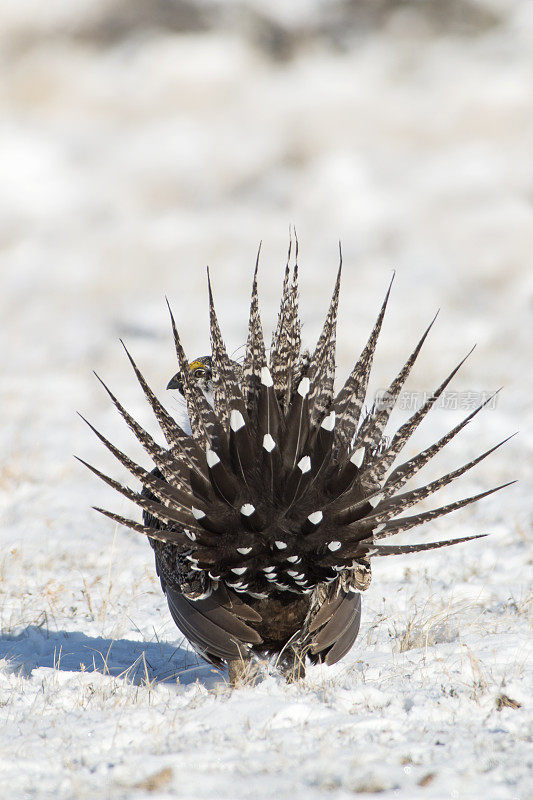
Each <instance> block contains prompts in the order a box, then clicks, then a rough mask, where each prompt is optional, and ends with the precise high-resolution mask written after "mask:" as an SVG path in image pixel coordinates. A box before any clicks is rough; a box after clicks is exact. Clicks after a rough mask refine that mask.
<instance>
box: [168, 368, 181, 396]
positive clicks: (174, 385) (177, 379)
mask: <svg viewBox="0 0 533 800" xmlns="http://www.w3.org/2000/svg"><path fill="white" fill-rule="evenodd" d="M167 389H177V390H178V391H180V392H181V393H182V394H183V381H182V380H181V375H180V373H179V372H176V374H175V375H174V377H173V378H171V379H170V380H169V382H168V384H167Z"/></svg>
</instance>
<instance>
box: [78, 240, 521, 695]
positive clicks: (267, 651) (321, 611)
mask: <svg viewBox="0 0 533 800" xmlns="http://www.w3.org/2000/svg"><path fill="white" fill-rule="evenodd" d="M289 264H290V250H289V259H288V262H287V267H286V270H285V277H284V282H283V292H282V298H281V306H280V310H279V315H278V320H277V325H276V327H275V330H274V333H273V336H272V343H271V347H270V351H269V353H268V357H267V348H266V347H265V342H264V338H263V331H262V327H261V322H260V317H259V307H258V292H257V264H256V267H255V273H254V278H253V286H252V296H251V304H250V314H249V325H248V337H247V343H246V350H245V355H244V361H243V363H242V365H240V364H238V363H236V362H234V361H232V360H231V359H230V358H229V356H228V353H227V351H226V347H225V344H224V340H223V338H222V335H221V331H220V328H219V323H218V320H217V316H216V313H215V307H214V303H213V295H212V291H211V284H210V282H209V276H208V282H209V308H210V333H211V348H212V353H211V355H210V356H203V357H200V358H197V359H196V360H195V361H193V362H192V363H188V361H187V359H186V357H185V353H184V351H183V348H182V345H181V341H180V338H179V335H178V331H177V329H176V325H175V321H174V317H173V315H172V311H171V310H170V306H169V311H170V317H171V324H172V329H173V334H174V342H175V348H176V354H177V359H178V367H179V371H178V372H177V374H176V375H175V376H174V377H173V378H172V379H171V381H170V382H169V384H168V387H167V388H170V389H177V390H179V391H180V392H181V393H182V394H183V395H184V397H185V400H186V403H187V409H188V416H189V421H190V427H191V433H187V432H186V431H184V430H183V428H182V427H181V426H180V425H179V424H178V423H177V422H176V421H175V420H174V419H173V417H172V416H171V415H170V414H169V413H168V411H167V410H166V409H165V408H164V407H163V405H162V404H161V402H160V401H159V400H158V398H157V397H156V395H155V394H154V392H153V391H152V390H151V389H150V387H149V386H148V384H147V383H146V381H145V379H144V377H143V375H142V373H141V372H140V370H139V368H138V367H137V365H136V363H135V362H134V360H133V358H132V357H131V355H130V354H129V353H128V351H127V350H126V353H127V354H128V357H129V360H130V362H131V365H132V367H133V370H134V371H135V374H136V376H137V379H138V381H139V383H140V385H141V387H142V389H143V391H144V393H145V396H146V398H147V400H148V402H149V404H150V406H151V408H152V410H153V412H154V414H155V417H156V419H157V422H158V423H159V426H160V427H161V430H162V432H163V434H164V437H165V439H166V442H167V446H166V447H163V446H161V445H160V444H158V443H156V441H155V440H154V439H153V438H152V437H151V436H150V434H149V433H148V432H147V431H146V430H144V429H143V428H142V427H141V426H140V425H139V424H138V423H137V422H136V421H135V420H134V419H133V418H132V417H131V416H130V415H129V414H128V412H127V411H126V410H125V408H124V407H123V406H122V405H121V403H120V402H119V400H118V399H117V398H116V397H115V395H114V394H113V393H112V392H111V391H110V390H109V389H108V388H107V387H106V386H105V384H104V386H105V388H106V390H107V392H108V394H109V396H110V398H111V400H112V402H113V403H114V405H115V406H116V408H117V409H118V411H119V412H120V414H121V415H122V417H123V419H124V420H125V421H126V423H127V425H128V426H129V427H130V428H131V430H132V431H133V433H134V434H135V436H136V437H137V439H138V440H139V442H140V443H141V445H142V446H143V448H144V449H145V450H146V452H147V453H148V455H149V456H150V457H151V459H152V460H153V462H154V464H155V469H153V470H152V471H151V472H149V471H147V470H145V469H143V468H142V467H141V466H139V465H138V464H136V463H135V462H134V461H132V460H131V459H130V458H129V457H128V456H127V455H126V454H124V453H123V452H121V451H120V450H119V449H118V448H116V447H115V446H114V445H113V444H112V443H111V442H110V441H109V440H108V439H106V438H105V437H104V436H103V435H102V434H101V433H99V432H98V431H97V430H96V429H94V428H93V426H92V425H91V428H92V429H93V430H94V432H95V433H96V435H97V436H98V438H99V439H100V440H101V441H102V442H103V444H104V445H105V446H106V447H107V448H108V449H109V450H110V451H111V453H112V454H113V455H114V456H115V457H116V458H117V459H118V461H119V462H120V463H121V464H123V465H124V466H125V467H126V468H127V469H128V470H129V472H130V473H131V474H132V475H133V476H134V477H135V478H136V479H138V480H139V481H140V483H141V485H142V490H141V491H138V490H136V489H132V488H129V487H127V486H123V485H121V484H120V483H118V482H117V481H116V480H114V479H113V478H111V477H108V476H107V475H105V474H103V473H102V472H101V471H100V470H98V469H96V468H95V467H92V466H90V465H89V464H86V462H83V463H84V464H86V465H87V466H88V467H89V469H91V470H92V472H94V473H95V474H96V475H98V476H99V477H100V478H102V479H103V480H104V481H105V482H106V483H107V484H109V485H110V486H112V487H113V488H115V489H116V490H117V491H118V492H120V493H121V494H122V495H124V496H125V497H126V498H128V499H129V500H132V501H133V502H134V503H135V504H137V506H139V507H140V508H141V509H142V510H143V521H142V522H139V521H135V520H132V519H125V518H124V517H122V516H120V515H118V514H115V513H112V512H110V511H106V510H104V509H100V508H98V509H97V510H98V511H101V512H102V513H103V514H105V515H106V516H107V517H110V518H111V519H112V520H115V521H116V522H118V523H120V524H122V525H125V526H127V527H129V528H131V529H132V530H134V531H138V532H140V533H142V534H145V535H146V536H147V537H148V538H149V541H150V543H151V545H152V547H153V549H154V551H155V560H156V567H157V572H158V575H159V577H160V579H161V585H162V588H163V591H164V592H165V593H166V596H167V600H168V605H169V609H170V613H171V615H172V617H173V619H174V621H175V623H176V625H177V626H178V628H179V629H180V630H181V631H182V633H183V634H184V635H185V636H186V637H187V638H188V640H189V641H190V642H191V644H192V645H193V647H194V648H195V649H196V650H197V651H198V653H200V654H201V655H202V656H203V657H204V658H205V659H207V660H208V661H210V662H211V663H213V664H216V665H218V666H222V665H224V664H225V663H227V664H229V677H230V680H231V681H232V683H235V682H236V681H237V680H238V679H239V677H240V676H241V675H243V673H244V672H245V671H246V670H247V669H249V667H250V664H251V663H252V660H253V658H254V657H255V656H272V655H274V656H276V663H277V666H278V668H279V669H280V670H281V671H282V672H283V673H284V674H285V676H286V677H287V679H289V680H293V679H296V678H298V677H301V676H303V675H304V674H305V662H306V659H307V660H309V661H310V662H312V663H315V662H317V661H323V662H325V663H326V664H334V663H335V662H336V661H338V660H339V659H340V658H342V657H343V656H344V655H345V654H346V653H347V652H348V651H349V650H350V648H351V647H352V645H353V643H354V641H355V639H356V636H357V633H358V630H359V624H360V619H361V593H362V592H363V591H364V590H365V589H367V588H368V586H369V584H370V580H371V561H372V559H373V558H377V557H381V556H388V555H395V554H403V553H413V552H420V551H423V550H432V549H434V548H439V547H445V546H448V545H452V544H457V543H458V542H464V541H468V540H471V539H477V538H480V536H481V535H484V534H474V535H472V536H467V537H463V538H461V539H449V540H445V541H439V542H431V543H422V544H388V543H385V540H387V539H389V537H391V536H393V535H394V534H397V533H400V532H403V531H408V530H410V529H411V528H414V527H416V526H418V525H421V524H423V523H426V522H430V521H431V520H434V519H436V518H438V517H441V516H443V515H445V514H449V513H450V512H452V511H455V510H457V509H460V508H463V507H464V506H467V505H469V504H470V503H473V502H474V501H476V500H479V499H481V498H482V497H486V496H487V495H490V494H492V493H493V492H496V491H498V490H499V489H502V488H503V486H506V485H508V484H504V485H502V486H497V487H495V488H492V489H488V490H486V491H483V492H480V493H478V494H475V495H473V496H470V497H467V498H465V499H460V500H457V501H455V502H452V503H449V504H447V505H443V506H440V507H438V508H435V509H434V510H430V511H424V512H421V513H415V514H411V515H408V516H400V515H401V514H402V512H404V511H406V510H407V509H410V508H411V507H412V506H414V505H415V504H417V503H418V502H419V501H421V500H425V499H426V498H427V497H430V496H431V495H432V494H433V493H435V492H436V491H438V490H439V489H441V488H442V487H444V486H447V485H448V484H450V483H451V482H452V481H454V480H455V479H456V478H458V477H459V476H460V475H463V474H464V473H465V472H467V471H468V470H470V469H471V468H472V467H474V466H475V465H476V464H478V463H479V462H480V461H482V460H483V459H484V458H486V457H487V456H488V455H489V454H490V453H491V452H492V451H493V450H495V449H496V448H497V447H499V446H500V445H501V444H503V442H500V443H499V444H497V445H495V446H494V447H491V448H490V449H489V450H487V451H486V452H484V453H482V454H481V455H480V456H478V457H477V458H475V459H473V460H472V461H469V462H468V463H467V464H464V465H463V466H461V467H459V468H458V469H455V470H453V471H452V472H449V473H447V474H446V475H443V476H442V477H440V478H438V479H437V480H434V481H431V482H430V483H427V484H425V485H424V486H422V487H420V488H417V489H412V490H407V491H402V488H403V487H404V485H405V484H406V483H407V481H408V480H410V479H411V478H412V477H413V476H415V475H416V473H417V472H418V471H419V470H420V469H421V468H422V467H423V466H424V465H425V464H427V463H428V462H429V461H430V459H432V458H434V457H435V456H436V455H437V454H438V453H439V451H440V450H441V449H442V448H443V447H444V446H445V445H446V444H447V443H448V442H450V441H451V439H453V437H454V436H456V434H458V433H459V431H461V430H462V429H463V428H464V427H465V425H467V424H468V423H469V422H470V421H471V420H472V419H473V418H474V417H475V415H476V414H477V413H478V412H479V411H480V410H481V408H483V406H484V405H486V404H487V403H488V402H489V401H490V399H491V398H488V399H487V400H485V402H484V403H481V404H480V405H479V407H477V408H476V409H475V410H474V411H472V412H471V413H470V414H469V415H468V416H467V417H466V418H465V419H463V420H462V422H460V423H459V424H457V425H456V426H455V427H454V428H452V430H450V431H449V432H448V433H447V434H446V435H444V436H443V437H442V438H440V439H439V440H438V441H437V442H436V443H435V444H433V445H431V446H430V447H427V448H426V449H424V450H422V451H421V452H420V453H418V454H417V455H414V456H412V457H410V458H408V459H407V460H405V461H403V462H402V463H400V464H399V465H398V466H396V467H394V468H392V467H393V464H394V462H395V461H396V459H397V457H398V456H399V454H400V452H401V451H402V449H403V448H404V446H405V444H406V442H407V441H408V439H409V437H410V436H411V434H412V433H413V432H414V431H415V430H416V429H417V428H418V426H419V425H420V423H421V422H422V420H423V419H424V417H425V416H426V414H427V413H428V412H429V411H430V409H431V408H432V406H433V405H434V404H435V402H436V401H437V400H438V398H439V397H440V396H441V395H442V393H443V391H444V390H445V389H446V387H447V386H448V384H449V383H450V381H451V380H452V378H453V377H454V375H455V374H456V373H457V371H458V369H459V368H460V367H461V365H462V364H463V363H464V361H465V359H466V357H467V356H466V357H465V358H463V360H462V361H461V362H460V363H459V365H458V366H457V367H456V368H455V369H453V370H452V372H451V373H450V374H449V375H448V376H447V377H446V378H445V379H444V380H443V382H442V383H441V384H440V386H438V387H437V388H436V389H435V391H434V392H433V394H432V395H431V396H430V397H429V398H428V399H427V400H426V401H425V402H424V403H423V405H421V407H420V408H418V409H417V410H416V411H415V413H414V414H413V415H412V416H411V418H410V419H409V420H408V421H407V422H405V423H404V424H402V425H401V426H400V427H399V428H398V430H397V431H396V432H395V433H394V434H393V435H392V436H390V437H388V438H385V437H384V431H385V428H386V425H387V423H388V421H389V417H390V414H391V411H392V408H393V407H394V404H395V402H396V400H397V399H398V397H399V394H400V392H401V390H402V387H403V385H404V383H405V381H406V379H407V377H408V375H409V373H410V371H411V368H412V367H413V364H414V363H415V360H416V358H417V356H418V354H419V352H420V349H421V347H422V345H423V343H424V341H425V339H426V337H427V335H428V333H429V330H430V328H431V326H432V324H433V322H431V324H430V325H429V327H428V328H427V329H426V330H425V331H424V333H423V335H422V337H421V339H420V340H419V341H418V343H417V344H416V346H415V348H414V350H413V351H412V353H411V355H410V356H409V358H408V359H407V362H406V363H405V365H404V366H403V367H402V369H401V370H400V372H399V373H398V375H397V376H396V377H395V378H394V380H393V381H392V383H391V384H390V386H389V387H388V390H387V392H386V394H385V398H386V402H380V403H374V404H373V405H372V407H371V408H370V409H369V410H366V407H365V397H366V394H367V387H368V381H369V374H370V369H371V366H372V361H373V357H374V351H375V348H376V343H377V340H378V337H379V334H380V330H381V326H382V322H383V317H384V314H385V309H386V306H387V302H388V299H389V294H390V290H391V286H389V288H388V291H387V293H386V296H385V300H384V302H383V304H382V306H381V309H380V311H379V314H378V318H377V321H376V323H375V325H374V328H373V330H372V332H371V334H370V338H369V339H368V342H367V344H366V345H365V347H364V349H363V351H362V353H361V355H360V357H359V359H358V360H357V362H356V364H355V366H354V368H353V369H352V371H351V372H350V374H349V376H348V378H347V379H346V381H345V382H344V384H343V386H342V388H341V389H340V391H337V392H336V391H335V389H334V378H335V340H336V323H337V308H338V301H339V289H340V279H341V269H342V259H341V265H340V266H339V270H338V274H337V279H336V283H335V288H334V291H333V296H332V299H331V303H330V306H329V310H328V313H327V316H326V320H325V322H324V326H323V328H322V332H321V334H320V337H319V339H318V343H317V345H316V347H315V348H314V349H313V350H312V351H303V350H302V348H301V335H300V321H299V314H298V264H297V257H296V264H295V265H294V266H293V267H291V266H289ZM391 285H392V281H391ZM433 321H434V320H433ZM89 424H90V423H89ZM505 441H507V440H505Z"/></svg>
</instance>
